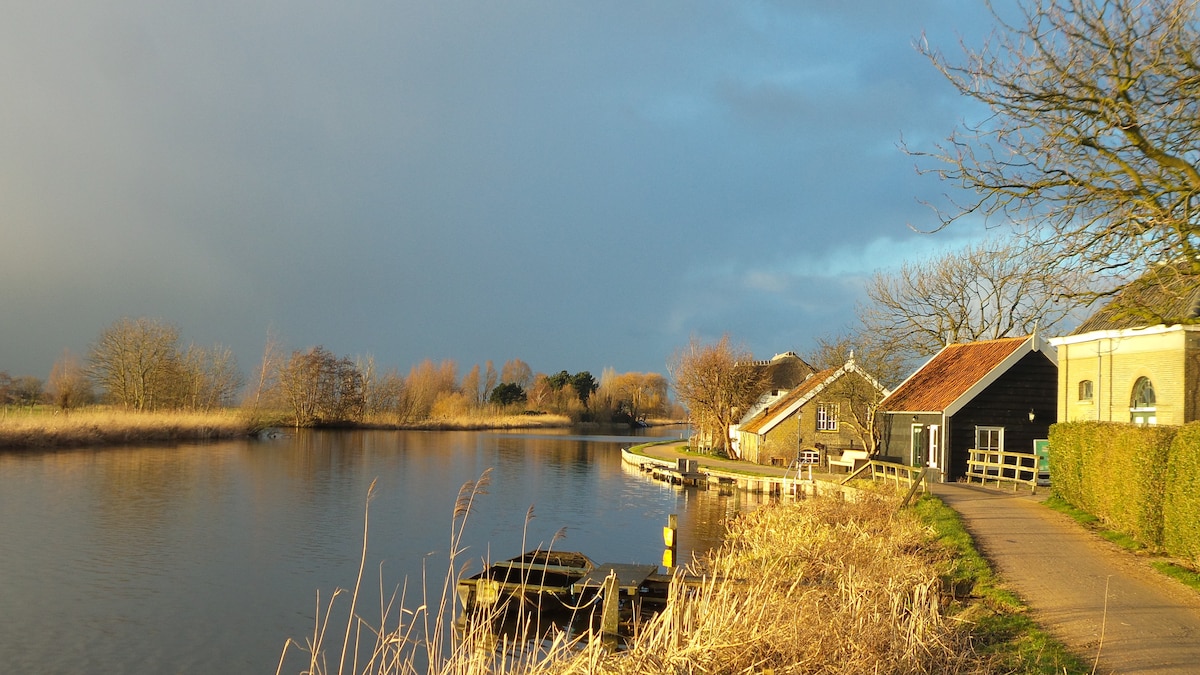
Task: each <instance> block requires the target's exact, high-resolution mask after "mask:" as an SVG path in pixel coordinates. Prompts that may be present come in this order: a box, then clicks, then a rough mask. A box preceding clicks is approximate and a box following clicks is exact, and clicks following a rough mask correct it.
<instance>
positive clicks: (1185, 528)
mask: <svg viewBox="0 0 1200 675" xmlns="http://www.w3.org/2000/svg"><path fill="white" fill-rule="evenodd" d="M1166 483H1167V484H1166V490H1165V494H1164V497H1163V546H1164V547H1165V548H1166V549H1167V551H1168V552H1169V553H1171V554H1172V555H1177V556H1181V557H1186V558H1188V559H1190V560H1192V561H1193V562H1200V518H1197V514H1200V422H1193V423H1191V424H1188V425H1186V426H1184V427H1181V428H1180V429H1179V433H1178V434H1176V436H1175V441H1174V442H1173V443H1172V444H1171V455H1170V458H1169V460H1168V461H1167V481H1166Z"/></svg>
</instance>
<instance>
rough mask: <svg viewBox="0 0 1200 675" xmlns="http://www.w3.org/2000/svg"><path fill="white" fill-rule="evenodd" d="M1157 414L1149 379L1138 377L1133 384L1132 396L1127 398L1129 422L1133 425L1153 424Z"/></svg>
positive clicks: (1152, 386) (1152, 388)
mask: <svg viewBox="0 0 1200 675" xmlns="http://www.w3.org/2000/svg"><path fill="white" fill-rule="evenodd" d="M1157 412H1158V408H1157V403H1156V401H1155V398H1154V385H1153V384H1151V383H1150V378H1148V377H1139V378H1138V379H1137V382H1134V383H1133V394H1132V395H1131V396H1130V397H1129V421H1131V422H1133V423H1134V424H1154V423H1156V422H1157V421H1158V416H1157Z"/></svg>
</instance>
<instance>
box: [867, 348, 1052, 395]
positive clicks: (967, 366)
mask: <svg viewBox="0 0 1200 675" xmlns="http://www.w3.org/2000/svg"><path fill="white" fill-rule="evenodd" d="M1030 339H1032V338H1030V337H1015V338H1000V339H998V340H984V341H982V342H968V343H965V344H954V345H949V346H947V347H946V348H944V349H942V351H940V352H938V353H937V355H935V356H934V357H933V358H932V359H930V360H929V361H928V362H927V363H926V364H925V365H923V366H921V368H920V369H919V370H917V372H915V373H913V374H912V376H911V377H909V378H908V379H907V380H905V381H904V382H903V383H902V384H901V385H900V386H899V387H897V388H896V391H893V392H892V393H891V395H890V396H888V397H887V398H885V399H883V401H882V402H881V403H880V404H879V409H880V410H883V411H891V412H941V411H945V410H946V409H947V408H949V407H950V406H951V405H952V404H953V403H954V402H955V401H957V400H958V399H959V398H960V397H961V396H962V395H963V394H965V393H967V391H968V390H970V389H971V387H973V386H975V385H976V384H977V383H979V381H980V380H982V379H983V378H984V377H986V376H987V374H988V373H990V372H992V370H993V369H994V368H995V367H996V366H998V365H1000V364H1001V363H1002V362H1003V361H1004V359H1006V358H1008V357H1009V356H1010V355H1012V353H1013V352H1015V351H1017V349H1018V348H1020V347H1021V345H1023V344H1025V343H1026V342H1028V341H1029V340H1030Z"/></svg>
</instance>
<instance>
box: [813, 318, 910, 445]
mask: <svg viewBox="0 0 1200 675" xmlns="http://www.w3.org/2000/svg"><path fill="white" fill-rule="evenodd" d="M856 339H861V336H857V338H856V337H852V336H847V335H843V336H840V337H836V338H818V339H817V349H816V350H815V351H814V352H813V353H811V354H809V357H808V360H809V361H810V362H811V363H812V364H813V366H815V367H816V368H817V369H818V370H819V371H822V372H823V371H827V370H829V369H841V371H842V373H843V374H842V376H841V377H838V378H837V379H836V380H835V381H834V382H833V383H832V384H831V385H829V388H828V389H827V390H826V392H827V394H826V395H828V396H829V397H830V398H832V399H840V403H842V404H844V405H845V408H844V409H840V410H839V414H841V413H843V412H844V413H846V414H848V415H849V419H850V420H851V421H852V422H853V424H850V425H849V426H848V427H847V428H848V429H849V430H850V432H851V433H853V434H854V435H855V436H857V437H858V440H859V441H860V442H862V444H863V447H864V448H866V450H867V452H868V453H869V454H871V455H874V454H875V450H876V449H877V448H878V446H879V439H880V434H879V429H878V427H877V426H876V421H877V420H876V417H875V411H876V410H878V408H879V402H880V401H882V400H883V397H884V396H885V395H886V394H887V388H888V387H889V384H887V383H888V382H890V386H891V387H894V386H896V384H898V383H899V382H900V381H902V380H903V379H904V377H905V376H906V375H907V373H906V372H903V371H902V364H901V362H900V361H899V360H898V359H897V355H896V354H895V353H893V352H891V351H889V350H880V349H879V348H878V347H876V348H875V349H870V348H868V349H865V350H860V349H856V348H855V340H856ZM834 372H837V371H836V370H835V371H834ZM885 378H886V379H885Z"/></svg>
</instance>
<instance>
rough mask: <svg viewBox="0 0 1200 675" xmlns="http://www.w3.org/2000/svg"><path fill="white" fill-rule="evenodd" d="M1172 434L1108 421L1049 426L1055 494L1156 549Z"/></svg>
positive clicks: (1162, 429) (1172, 430) (1163, 429)
mask: <svg viewBox="0 0 1200 675" xmlns="http://www.w3.org/2000/svg"><path fill="white" fill-rule="evenodd" d="M1176 430H1177V427H1160V426H1134V425H1131V424H1118V423H1112V422H1068V423H1063V424H1056V425H1054V426H1053V427H1052V428H1051V430H1050V472H1051V476H1053V479H1054V491H1055V493H1056V494H1058V495H1059V496H1061V497H1062V498H1063V499H1065V500H1067V501H1069V502H1071V503H1072V504H1075V505H1076V506H1078V507H1080V508H1082V509H1084V510H1086V511H1088V512H1089V513H1092V514H1095V515H1096V516H1097V517H1099V518H1100V519H1101V520H1103V521H1104V522H1105V524H1106V525H1108V526H1109V527H1111V528H1113V529H1115V530H1119V531H1121V532H1124V533H1127V534H1129V535H1131V536H1133V537H1135V538H1137V539H1138V540H1139V541H1140V542H1142V543H1143V544H1145V545H1147V546H1160V545H1162V543H1163V540H1162V535H1163V495H1164V491H1165V486H1166V479H1167V460H1168V456H1169V454H1170V448H1171V441H1172V439H1173V438H1174V436H1175V433H1176Z"/></svg>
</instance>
